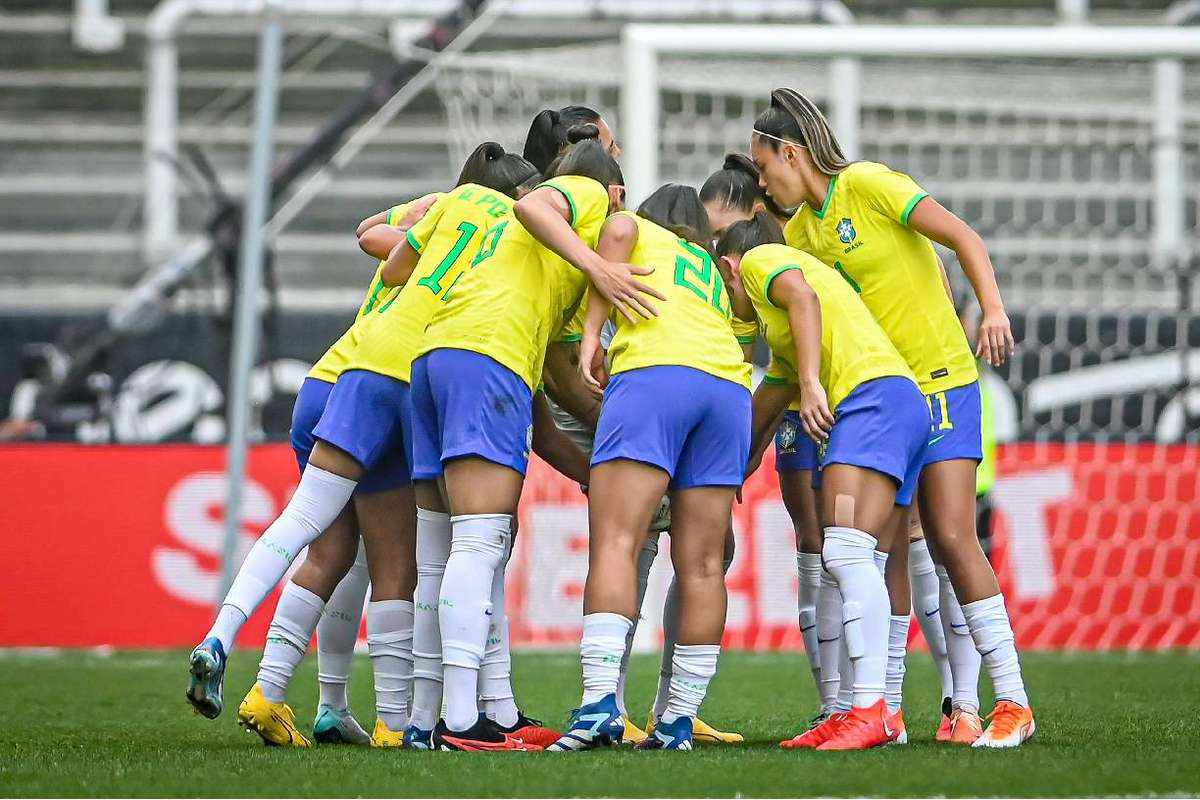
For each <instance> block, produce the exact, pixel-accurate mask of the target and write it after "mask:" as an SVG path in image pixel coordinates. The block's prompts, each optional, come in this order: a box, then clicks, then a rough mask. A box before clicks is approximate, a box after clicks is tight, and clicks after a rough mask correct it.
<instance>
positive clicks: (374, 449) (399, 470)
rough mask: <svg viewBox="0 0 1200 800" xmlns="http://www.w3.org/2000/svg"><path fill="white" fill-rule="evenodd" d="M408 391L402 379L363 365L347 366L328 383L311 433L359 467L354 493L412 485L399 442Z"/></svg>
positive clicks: (402, 432) (401, 440)
mask: <svg viewBox="0 0 1200 800" xmlns="http://www.w3.org/2000/svg"><path fill="white" fill-rule="evenodd" d="M408 395H409V388H408V384H407V383H405V382H404V381H401V380H397V379H395V378H390V377H388V376H387V375H380V374H379V373H378V372H371V371H369V370H365V369H352V370H347V371H346V372H343V373H342V374H341V375H340V376H338V380H337V383H335V384H334V385H333V390H332V391H331V392H330V393H329V400H328V401H326V403H325V413H323V414H322V415H321V421H320V422H318V423H317V427H316V428H314V429H313V436H314V437H316V438H317V439H320V440H321V441H323V442H328V443H329V444H331V445H333V446H334V447H336V448H338V449H339V450H344V451H345V452H347V453H349V454H350V455H351V456H353V458H354V460H355V461H357V462H358V463H359V464H361V465H362V468H363V476H362V479H361V480H359V482H358V487H357V489H356V491H358V492H360V493H362V494H371V493H373V492H382V491H386V490H388V489H396V488H399V487H401V486H408V485H410V484H411V483H412V479H411V476H410V475H409V469H408V451H407V450H406V447H405V444H404V441H405V439H404V428H405V422H404V418H405V416H407V415H408V414H410V413H411V412H410V410H409V399H408Z"/></svg>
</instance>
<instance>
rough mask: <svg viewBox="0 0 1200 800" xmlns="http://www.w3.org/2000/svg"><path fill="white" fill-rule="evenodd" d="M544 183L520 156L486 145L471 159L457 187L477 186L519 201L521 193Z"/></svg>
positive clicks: (465, 165)
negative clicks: (467, 184)
mask: <svg viewBox="0 0 1200 800" xmlns="http://www.w3.org/2000/svg"><path fill="white" fill-rule="evenodd" d="M541 180H542V175H541V173H540V172H538V170H537V167H535V166H534V165H533V164H530V163H529V162H528V161H526V160H525V159H524V158H522V157H521V156H519V155H517V154H516V153H508V152H505V150H504V147H503V146H501V145H500V144H498V143H496V142H484V143H483V144H481V145H479V146H478V147H476V148H475V150H474V151H473V152H472V153H471V155H469V156H468V157H467V160H466V163H464V164H463V168H462V172H460V173H459V175H458V183H457V184H455V185H457V186H462V185H463V184H464V183H477V184H479V185H480V186H486V187H488V188H489V189H495V190H496V191H497V192H502V193H503V194H506V195H508V196H509V197H512V198H514V199H515V198H516V197H517V195H518V194H520V190H521V189H523V188H532V187H533V186H536V185H537V184H538V183H540V182H541Z"/></svg>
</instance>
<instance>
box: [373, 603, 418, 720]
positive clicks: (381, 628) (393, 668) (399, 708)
mask: <svg viewBox="0 0 1200 800" xmlns="http://www.w3.org/2000/svg"><path fill="white" fill-rule="evenodd" d="M412 639H413V604H412V601H411V600H374V601H372V602H370V603H368V604H367V652H368V653H370V654H371V669H372V670H373V671H374V673H375V714H376V716H378V717H379V718H380V719H381V720H383V724H385V725H387V726H388V730H391V731H402V730H404V729H405V728H406V727H407V726H408V685H409V683H410V682H411V681H412V672H413V657H412Z"/></svg>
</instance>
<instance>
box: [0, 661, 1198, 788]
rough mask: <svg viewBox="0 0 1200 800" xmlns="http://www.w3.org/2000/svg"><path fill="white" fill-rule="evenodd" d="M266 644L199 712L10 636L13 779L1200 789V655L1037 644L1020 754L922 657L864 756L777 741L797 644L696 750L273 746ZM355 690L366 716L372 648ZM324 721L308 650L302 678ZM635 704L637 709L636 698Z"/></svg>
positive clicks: (5, 755)
mask: <svg viewBox="0 0 1200 800" xmlns="http://www.w3.org/2000/svg"><path fill="white" fill-rule="evenodd" d="M256 661H257V654H256V653H255V652H253V651H249V650H242V651H239V652H237V653H236V654H235V656H234V664H233V667H232V668H231V670H230V673H229V675H228V677H227V681H226V711H225V714H224V715H223V716H222V717H221V718H220V719H219V720H216V721H208V720H205V719H202V718H201V717H198V716H194V715H193V714H192V712H191V709H190V708H189V707H188V706H187V704H186V702H185V701H184V699H183V687H184V680H185V677H184V676H185V670H186V655H185V654H184V653H182V652H170V653H159V652H131V653H119V654H116V655H113V656H108V657H104V656H99V655H93V654H88V653H66V654H61V655H40V654H37V655H27V654H20V653H4V652H3V651H0V687H2V688H3V696H4V698H5V699H6V702H5V704H4V705H5V707H6V708H7V709H8V714H9V721H8V723H6V724H5V725H4V726H3V728H2V729H0V795H4V796H14V795H15V796H29V795H35V796H83V795H87V796H114V795H130V796H179V795H204V796H278V797H289V796H355V795H358V796H378V795H391V796H474V797H491V796H495V797H500V796H514V795H515V796H530V797H537V796H610V797H611V796H664V797H666V796H697V797H700V796H709V795H725V796H732V795H735V794H742V795H755V796H781V795H783V796H806V795H807V796H812V795H824V796H839V795H892V796H895V795H900V796H924V795H940V796H956V795H984V796H994V795H1018V796H1061V795H1113V794H1122V795H1123V794H1143V795H1144V794H1164V793H1186V794H1195V793H1198V792H1200V759H1197V758H1196V744H1195V742H1196V732H1195V731H1194V730H1192V729H1193V728H1194V727H1196V726H1197V725H1198V724H1200V723H1197V720H1198V719H1200V655H1196V654H1183V653H1168V654H1156V655H1120V654H1117V655H1062V656H1059V655H1041V654H1039V655H1028V656H1026V658H1025V659H1024V661H1025V665H1026V676H1027V680H1028V681H1029V683H1030V685H1031V686H1032V691H1033V695H1034V700H1035V703H1034V705H1035V708H1036V710H1037V713H1038V717H1037V719H1038V736H1037V738H1036V739H1035V740H1034V741H1033V742H1032V743H1030V744H1029V745H1028V746H1026V747H1024V748H1022V749H1020V750H1018V751H1002V752H982V751H978V750H968V749H961V748H952V747H948V746H940V745H936V744H935V743H934V742H933V741H932V738H933V729H934V726H935V721H936V719H935V715H936V709H935V703H936V700H937V688H936V685H935V681H934V674H933V671H932V668H931V667H930V666H929V663H928V660H927V659H926V657H925V656H923V655H920V654H914V655H913V656H912V657H911V658H910V668H909V673H908V682H907V684H906V696H907V698H908V701H907V704H906V705H907V708H906V716H907V718H908V726H909V731H910V736H911V737H912V739H913V743H912V744H910V745H908V746H906V747H894V748H890V749H887V750H876V751H869V752H863V753H836V754H835V753H816V752H811V751H787V752H785V751H782V750H780V749H779V748H778V747H777V742H778V740H779V739H781V738H784V737H786V736H789V735H791V734H792V733H794V732H795V731H796V730H797V725H798V723H799V721H800V720H802V719H803V718H805V717H807V716H808V714H810V713H811V712H812V710H813V707H814V704H815V694H814V692H813V689H812V686H811V678H810V677H809V676H808V675H807V674H806V672H805V666H804V662H803V658H802V657H801V656H799V655H743V654H729V655H726V656H725V657H723V659H722V662H721V671H720V674H719V675H718V677H717V679H716V681H715V682H714V684H713V686H712V690H711V691H710V693H709V700H708V702H707V704H706V706H705V713H704V716H705V718H706V719H708V720H710V721H711V722H713V723H717V724H720V725H724V726H729V727H732V728H734V729H737V730H739V731H742V732H743V733H744V734H745V735H746V738H747V740H748V741H747V744H745V745H743V746H740V747H703V748H701V749H699V750H697V751H695V752H692V753H637V752H633V751H631V750H629V749H625V748H622V749H620V750H611V751H606V752H598V753H581V754H567V755H557V754H555V755H551V754H546V753H504V754H494V753H493V754H466V753H463V754H459V753H455V754H449V753H416V752H407V751H372V750H370V749H369V748H345V747H340V748H338V747H325V748H318V749H316V750H314V751H296V750H280V749H267V748H264V747H262V746H260V745H259V743H258V740H257V738H255V737H253V736H252V735H251V734H248V733H245V732H243V731H242V730H241V729H240V728H238V727H237V725H236V723H235V709H236V706H237V703H238V701H239V700H240V699H241V696H242V694H243V692H244V691H245V690H246V689H247V688H248V687H249V685H250V683H251V681H252V679H253V670H254V668H255V665H256ZM656 667H657V659H656V658H653V657H646V656H644V657H639V658H637V659H636V660H635V664H634V675H633V679H632V683H631V686H632V690H631V692H630V700H631V701H632V702H631V705H630V707H631V708H634V709H639V710H641V709H646V708H647V707H648V706H649V703H650V699H651V694H652V690H653V683H652V682H653V680H654V678H655V674H656ZM355 670H356V671H355V674H354V678H353V679H352V695H353V704H354V708H356V709H357V710H358V712H359V719H360V721H362V722H363V723H364V725H366V726H367V727H368V728H369V727H370V725H371V723H372V721H373V720H372V717H371V714H370V709H371V677H370V666H369V664H368V660H367V658H366V656H360V657H359V660H358V662H357V664H356V666H355ZM514 675H515V680H516V685H517V694H518V697H519V699H520V701H521V702H522V704H523V706H524V707H525V708H526V710H527V711H528V713H530V714H531V715H534V716H541V717H543V718H545V719H546V720H547V722H550V721H554V722H555V723H559V722H561V721H562V720H563V718H564V717H565V715H566V714H567V712H568V711H569V709H570V708H571V707H572V706H573V705H574V704H575V703H576V702H577V701H578V699H579V694H578V685H579V665H578V660H577V657H576V656H575V655H573V654H569V653H561V654H558V653H555V654H522V655H519V656H518V657H517V659H516V664H515V669H514ZM293 697H294V703H293V707H294V708H295V709H296V712H297V715H298V717H299V719H300V720H301V722H302V724H303V725H305V726H307V725H309V724H310V723H311V720H312V715H313V713H314V711H315V704H316V699H315V698H316V677H315V665H314V660H313V659H311V658H309V659H307V660H306V661H305V663H304V664H303V665H302V668H301V671H300V674H299V675H298V677H297V679H296V683H295V684H294V685H293ZM637 716H640V714H639V715H637Z"/></svg>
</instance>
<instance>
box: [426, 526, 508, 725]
mask: <svg viewBox="0 0 1200 800" xmlns="http://www.w3.org/2000/svg"><path fill="white" fill-rule="evenodd" d="M450 526H451V529H452V537H451V542H450V557H449V558H448V559H447V560H446V572H445V573H444V575H443V576H442V592H441V597H440V599H439V608H438V625H439V626H440V628H441V632H442V666H443V679H444V681H445V683H444V693H445V704H446V725H447V726H448V727H449V728H450V730H454V731H465V730H467V729H468V728H470V727H471V726H472V725H474V724H475V722H476V720H477V719H478V718H479V698H478V693H479V665H480V663H481V662H482V661H483V651H484V647H485V645H486V643H487V633H488V626H489V624H490V622H491V614H492V579H493V578H494V577H495V575H496V570H497V569H498V568H499V567H500V564H501V563H502V562H503V561H504V554H505V553H506V552H507V551H508V546H509V542H510V541H511V540H512V533H511V531H512V516H511V515H510V514H464V515H461V516H454V517H451V518H450Z"/></svg>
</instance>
